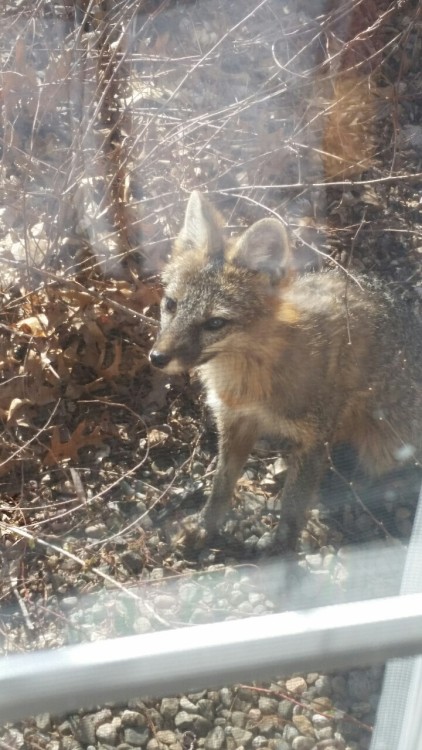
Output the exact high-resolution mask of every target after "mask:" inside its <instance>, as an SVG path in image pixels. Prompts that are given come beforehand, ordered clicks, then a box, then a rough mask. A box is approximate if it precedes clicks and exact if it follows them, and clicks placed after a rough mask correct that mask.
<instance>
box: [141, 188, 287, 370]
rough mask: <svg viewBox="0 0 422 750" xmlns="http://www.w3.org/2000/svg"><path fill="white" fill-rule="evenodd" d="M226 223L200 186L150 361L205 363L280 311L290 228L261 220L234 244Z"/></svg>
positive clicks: (174, 261)
mask: <svg viewBox="0 0 422 750" xmlns="http://www.w3.org/2000/svg"><path fill="white" fill-rule="evenodd" d="M222 225H223V220H222V218H221V216H220V215H219V214H218V212H217V211H216V210H215V209H214V208H213V207H212V206H211V204H210V203H209V202H208V201H207V199H206V198H204V196H203V195H202V194H201V193H199V192H198V191H194V192H193V193H192V194H191V196H190V198H189V201H188V205H187V209H186V215H185V221H184V224H183V228H182V230H181V232H180V234H179V236H178V238H177V239H176V242H175V245H174V249H173V253H172V256H171V259H170V261H169V263H168V265H167V266H166V268H165V271H164V274H163V281H164V285H165V293H164V297H163V300H162V303H161V328H160V332H159V334H158V338H157V340H156V342H155V346H154V348H153V350H152V351H151V353H150V360H151V363H152V364H153V365H154V366H155V367H159V368H160V369H162V370H165V371H166V372H168V373H173V374H176V373H182V372H186V371H188V370H190V369H192V368H197V367H201V366H202V365H205V364H206V363H208V362H210V361H211V360H214V359H215V358H217V357H224V356H227V355H228V354H229V353H230V352H231V351H232V350H233V348H234V347H235V348H236V349H239V346H242V340H243V339H242V336H243V338H245V336H244V335H245V333H249V337H246V341H247V342H248V343H246V344H245V346H246V345H247V346H249V347H250V332H251V329H253V328H256V326H257V325H259V323H260V322H261V324H263V329H265V320H266V319H268V320H269V319H270V318H271V316H272V315H273V311H274V306H275V305H277V304H278V303H279V300H280V289H281V287H282V286H283V284H285V283H286V279H287V278H288V271H289V268H290V265H291V263H290V248H289V242H288V238H287V234H286V231H285V229H284V227H283V225H282V223H281V222H280V221H277V220H276V219H262V220H261V221H258V222H257V223H256V224H253V225H252V226H251V227H250V228H249V229H247V231H246V232H244V234H243V235H242V236H241V237H240V238H238V239H237V240H235V241H234V242H226V241H225V239H224V235H223V232H222Z"/></svg>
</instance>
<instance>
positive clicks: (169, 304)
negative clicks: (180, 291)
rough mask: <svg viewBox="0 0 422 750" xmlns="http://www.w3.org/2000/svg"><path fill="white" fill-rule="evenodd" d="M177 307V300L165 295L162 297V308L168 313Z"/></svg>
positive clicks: (174, 310)
mask: <svg viewBox="0 0 422 750" xmlns="http://www.w3.org/2000/svg"><path fill="white" fill-rule="evenodd" d="M176 309H177V302H176V300H175V299H172V298H171V297H165V298H164V310H165V311H166V312H169V313H174V312H176Z"/></svg>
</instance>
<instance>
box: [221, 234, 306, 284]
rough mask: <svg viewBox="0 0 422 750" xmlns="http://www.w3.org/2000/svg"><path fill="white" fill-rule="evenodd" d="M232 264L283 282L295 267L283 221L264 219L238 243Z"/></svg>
mask: <svg viewBox="0 0 422 750" xmlns="http://www.w3.org/2000/svg"><path fill="white" fill-rule="evenodd" d="M231 261H232V263H234V264H235V265H237V266H243V267H244V268H249V269H250V270H251V271H262V272H263V273H266V274H268V275H269V276H270V277H271V278H272V279H274V280H278V279H280V278H281V276H283V275H284V273H285V271H287V270H288V269H289V268H290V266H291V264H292V258H291V252H290V245H289V239H288V236H287V232H286V230H285V228H284V226H283V224H282V223H281V221H277V219H261V220H260V221H257V222H256V224H252V226H251V227H249V229H247V230H246V232H245V233H244V234H243V235H242V236H241V237H240V239H239V240H238V241H237V243H236V245H235V247H234V250H233V253H232V257H231Z"/></svg>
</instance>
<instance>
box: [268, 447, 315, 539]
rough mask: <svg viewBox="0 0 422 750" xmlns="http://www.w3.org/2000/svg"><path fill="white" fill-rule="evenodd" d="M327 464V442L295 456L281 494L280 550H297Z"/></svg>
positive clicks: (278, 532)
mask: <svg viewBox="0 0 422 750" xmlns="http://www.w3.org/2000/svg"><path fill="white" fill-rule="evenodd" d="M326 464H327V451H326V447H325V445H324V444H323V445H318V446H316V447H314V448H312V449H311V450H309V451H307V452H306V453H299V454H293V455H292V456H291V458H290V462H289V465H288V468H287V474H286V481H285V483H284V487H283V490H282V493H281V514H280V521H279V523H278V527H277V529H276V537H275V541H276V545H277V547H278V548H279V549H280V550H287V551H293V550H294V549H295V547H296V543H297V541H298V537H299V534H300V532H301V531H302V529H303V527H304V525H305V514H306V510H307V508H308V507H309V505H310V503H311V500H312V499H313V497H314V496H315V493H316V492H317V490H318V488H319V486H320V483H321V478H322V476H323V473H324V470H325V468H326Z"/></svg>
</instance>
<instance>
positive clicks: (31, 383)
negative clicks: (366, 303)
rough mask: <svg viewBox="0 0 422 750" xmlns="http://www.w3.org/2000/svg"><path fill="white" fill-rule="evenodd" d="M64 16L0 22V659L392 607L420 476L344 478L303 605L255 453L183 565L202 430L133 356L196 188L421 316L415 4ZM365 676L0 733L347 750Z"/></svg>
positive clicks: (361, 713) (19, 16)
mask: <svg viewBox="0 0 422 750" xmlns="http://www.w3.org/2000/svg"><path fill="white" fill-rule="evenodd" d="M79 5H80V7H79V6H78V7H79V10H78V11H77V12H76V11H75V9H74V8H73V6H72V5H71V4H69V3H64V4H63V5H60V6H59V5H58V4H55V3H42V2H41V3H37V4H36V8H35V6H34V4H33V3H29V4H27V3H25V2H23V3H19V7H16V3H12V2H10V3H6V7H5V9H4V11H0V16H1V14H3V20H4V27H3V29H2V31H1V32H0V40H1V43H0V61H1V67H2V71H3V72H2V74H1V75H2V79H1V83H2V89H1V92H2V93H1V103H2V107H3V115H4V117H3V123H2V126H1V128H2V131H1V147H2V171H1V174H2V177H1V180H2V191H3V193H4V207H3V208H1V209H0V234H1V242H2V253H1V258H0V260H1V263H2V279H3V283H2V291H1V299H2V310H1V312H0V352H1V356H0V360H1V366H2V367H1V373H2V381H1V388H0V415H1V419H2V423H3V427H4V429H3V434H2V437H1V438H0V481H1V489H0V492H1V494H0V522H1V526H0V535H1V536H0V553H1V556H2V559H1V562H2V570H1V580H0V650H1V653H2V655H3V656H6V655H12V654H14V653H24V652H26V651H29V650H33V649H45V648H49V649H50V648H57V647H60V646H62V645H67V644H74V643H80V642H86V641H88V642H89V641H93V640H97V639H102V638H111V637H118V636H122V635H127V634H132V633H139V634H142V633H147V632H151V631H154V630H157V629H166V628H173V627H186V626H189V625H192V624H197V623H204V622H216V621H222V620H225V619H228V618H233V617H239V618H240V617H250V616H254V615H259V614H265V613H272V612H275V611H281V610H286V609H296V608H303V607H307V606H315V605H324V604H329V603H331V602H342V601H349V600H358V599H360V598H371V597H377V596H384V595H388V594H392V593H396V592H397V591H398V589H399V584H400V575H401V570H402V565H403V559H404V554H405V545H406V542H407V540H408V538H409V534H410V531H411V527H412V519H413V515H414V510H415V506H416V501H417V496H418V491H419V486H420V473H419V472H418V470H417V469H414V470H412V469H411V470H409V471H406V472H403V473H401V474H397V475H395V476H394V477H391V476H390V477H388V478H387V479H383V480H380V481H378V482H370V481H369V480H368V479H366V478H365V477H362V476H360V475H359V474H355V473H354V467H353V462H350V461H349V456H348V455H347V453H345V454H343V455H339V456H336V457H335V471H332V472H331V473H330V474H329V475H328V476H327V477H326V478H325V481H324V485H323V487H322V488H321V493H320V498H319V502H318V503H316V504H315V507H314V508H312V510H311V511H310V514H309V521H308V525H307V528H306V530H305V532H304V534H303V537H302V540H301V549H300V568H301V571H302V574H301V577H300V578H298V583H297V585H295V586H293V587H292V586H288V587H286V585H285V584H284V578H283V575H282V573H281V571H282V562H281V561H279V560H277V559H276V558H268V556H267V540H268V537H269V535H270V532H271V529H272V528H273V527H274V525H275V523H276V520H277V513H278V510H279V507H278V504H277V493H278V491H279V489H280V488H281V486H282V483H283V479H284V472H285V465H284V462H283V460H282V458H281V457H280V454H279V452H278V450H277V446H276V445H272V444H270V443H268V442H265V441H262V442H261V443H260V444H259V445H258V446H257V449H256V451H255V452H254V454H253V455H252V456H251V457H250V459H249V461H248V463H247V465H246V467H245V470H244V473H243V475H242V477H241V479H240V481H239V483H238V488H237V492H236V497H235V499H234V503H233V509H232V511H231V512H230V514H229V516H228V517H227V520H226V522H225V524H224V527H223V528H222V530H221V534H220V536H219V537H218V538H217V539H215V540H214V541H213V544H212V546H206V547H205V548H204V549H203V550H201V551H200V552H198V551H195V550H192V549H190V548H189V546H187V545H186V544H185V543H184V539H183V534H182V522H183V519H184V518H185V516H186V515H187V514H188V513H190V512H192V511H193V510H194V509H195V508H197V507H198V504H200V503H201V501H203V492H204V491H206V490H208V489H209V486H210V482H211V479H212V474H213V470H214V468H215V447H216V446H215V430H214V426H213V425H212V423H211V422H210V420H209V416H208V414H207V412H206V409H205V406H204V404H203V401H202V397H201V395H200V393H199V391H198V387H197V384H196V383H195V381H192V382H188V380H187V379H186V380H185V379H181V378H180V379H173V380H172V381H171V382H169V381H167V380H165V379H163V378H162V377H160V376H158V375H157V374H155V373H152V372H151V371H150V370H149V367H148V363H147V354H148V350H149V348H150V346H151V344H152V341H153V336H154V320H155V318H156V316H157V304H158V301H159V297H160V289H159V284H158V281H157V275H156V274H157V272H158V271H159V270H160V268H161V267H162V264H163V260H164V258H165V256H166V253H167V251H168V248H169V244H170V240H171V238H172V237H174V236H175V234H176V232H177V230H178V228H179V227H180V223H181V221H182V217H183V210H184V205H185V199H186V197H187V195H188V193H189V191H190V190H191V189H193V188H200V189H202V190H204V192H208V193H210V195H211V197H212V199H213V200H214V201H215V203H216V204H218V206H219V208H220V209H221V210H222V212H223V213H224V215H225V217H226V219H227V223H228V231H235V230H236V228H237V227H239V226H242V227H244V226H247V225H248V224H250V223H251V222H252V221H253V220H255V219H257V218H259V217H261V216H264V215H267V213H266V212H267V209H270V210H271V211H275V212H276V213H278V214H280V215H281V216H282V217H283V218H284V219H285V220H286V221H287V224H288V228H289V232H290V236H291V239H292V242H293V245H294V244H295V243H303V242H305V243H308V244H309V245H311V246H312V247H314V248H316V249H317V251H319V252H320V253H323V254H324V256H325V260H324V262H325V263H326V264H328V265H333V264H336V263H341V264H342V265H343V266H345V267H347V268H348V270H350V271H351V272H353V270H357V271H360V272H364V273H365V272H366V273H369V274H374V273H376V274H377V275H380V276H382V277H383V278H384V279H385V280H386V281H387V282H388V283H389V284H390V286H391V287H392V289H394V290H395V291H396V292H397V293H398V294H400V295H401V296H402V298H403V304H412V305H418V304H420V294H421V288H422V287H421V281H422V279H421V263H420V261H421V253H422V239H421V213H420V209H421V205H420V186H421V178H422V169H421V164H422V126H421V125H420V122H421V121H422V116H421V115H422V113H421V106H422V77H421V70H420V59H421V47H422V40H421V29H422V21H421V17H420V8H419V6H418V3H416V2H411V1H410V0H409V1H408V2H404V3H402V4H400V7H396V5H395V4H393V3H392V4H391V5H390V4H389V3H388V2H384V0H371V2H370V1H369V0H366V1H365V2H364V3H360V4H359V3H354V2H351V3H344V4H343V3H342V4H340V5H339V6H337V5H336V6H335V7H333V6H332V5H331V4H330V3H323V2H322V1H321V2H319V3H312V5H311V4H310V3H308V2H306V1H305V0H304V1H303V2H302V1H301V2H294V3H293V2H292V3H289V2H286V3H285V4H283V6H281V4H280V3H279V2H276V0H272V1H271V0H268V2H264V3H262V2H261V3H260V4H258V3H257V2H256V1H255V0H254V2H252V1H251V0H247V2H244V3H239V4H234V3H233V4H231V3H227V2H223V0H217V2H213V3H210V2H209V3H205V2H196V3H185V2H184V3H182V2H179V3H173V2H164V3H161V4H159V3H154V2H150V3H149V5H148V6H145V9H144V12H142V13H139V12H138V11H139V8H138V6H137V5H135V4H134V3H133V2H129V1H128V2H126V3H116V4H114V3H113V4H111V5H110V4H109V3H106V2H102V3H100V2H98V3H93V4H91V5H92V8H91V6H89V5H88V4H87V3H84V2H81V3H80V4H79ZM93 8H94V10H93ZM367 29H370V30H371V31H370V32H369V31H367ZM53 31H54V34H55V35H56V36H54V34H53ZM58 33H59V36H57V34H58ZM53 38H55V39H57V38H60V39H62V45H61V47H60V49H59V50H58V49H57V45H56V44H55V43H54V44H53V43H52V42H51V43H50V41H49V40H50V39H53ZM16 39H17V40H18V41H16ZM122 40H123V41H122ZM59 46H60V45H59ZM110 71H111V72H110ZM75 80H78V81H79V83H80V86H81V89H77V95H76V94H75V91H76V89H75V83H74V82H75ZM69 82H70V83H69ZM72 87H73V88H72ZM110 134H112V135H110ZM80 154H83V155H84V156H83V158H79V156H78V155H80ZM113 170H114V171H113ZM352 478H353V480H354V483H353V486H351V485H350V480H351V479H352ZM299 581H300V582H299ZM382 675H383V669H382V668H380V667H376V668H375V667H371V668H367V669H365V668H355V669H352V670H350V671H348V672H344V673H337V674H331V675H328V674H323V673H321V674H316V673H309V674H300V675H284V676H277V675H276V674H275V675H274V678H273V681H272V682H268V683H265V684H262V683H261V684H252V683H251V684H247V685H235V686H217V687H219V689H213V690H209V689H206V688H205V686H204V690H203V691H202V692H199V693H196V694H194V695H185V696H178V697H171V696H170V697H169V696H166V697H161V696H160V697H154V696H150V697H146V696H140V697H139V698H134V699H133V700H132V701H131V702H130V703H129V704H128V705H125V706H119V705H109V706H107V707H99V706H97V707H86V708H84V709H81V710H80V711H79V712H77V713H75V714H73V715H71V716H67V717H57V716H53V715H50V714H49V713H44V714H41V715H39V716H37V717H34V718H26V719H23V720H22V722H20V723H16V724H14V725H8V726H5V727H3V728H2V729H0V747H1V748H2V750H11V749H12V748H13V750H21V749H22V748H24V750H40V749H41V750H79V748H84V749H85V748H86V749H87V750H88V748H89V750H93V749H94V748H95V750H131V749H133V750H135V749H137V748H142V750H166V749H167V748H170V750H191V749H192V750H193V749H194V748H196V747H198V748H200V747H205V748H206V750H219V749H220V748H222V749H223V750H226V748H227V750H236V748H247V750H250V748H255V749H258V748H262V750H267V748H268V750H317V749H318V750H322V749H323V748H324V749H325V750H333V749H336V750H365V748H367V747H369V743H370V738H371V728H372V726H373V723H374V719H375V713H376V706H377V702H378V699H379V694H380V689H381V685H382ZM46 710H48V708H47V707H46ZM23 713H24V710H23ZM392 750H393V749H392Z"/></svg>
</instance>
